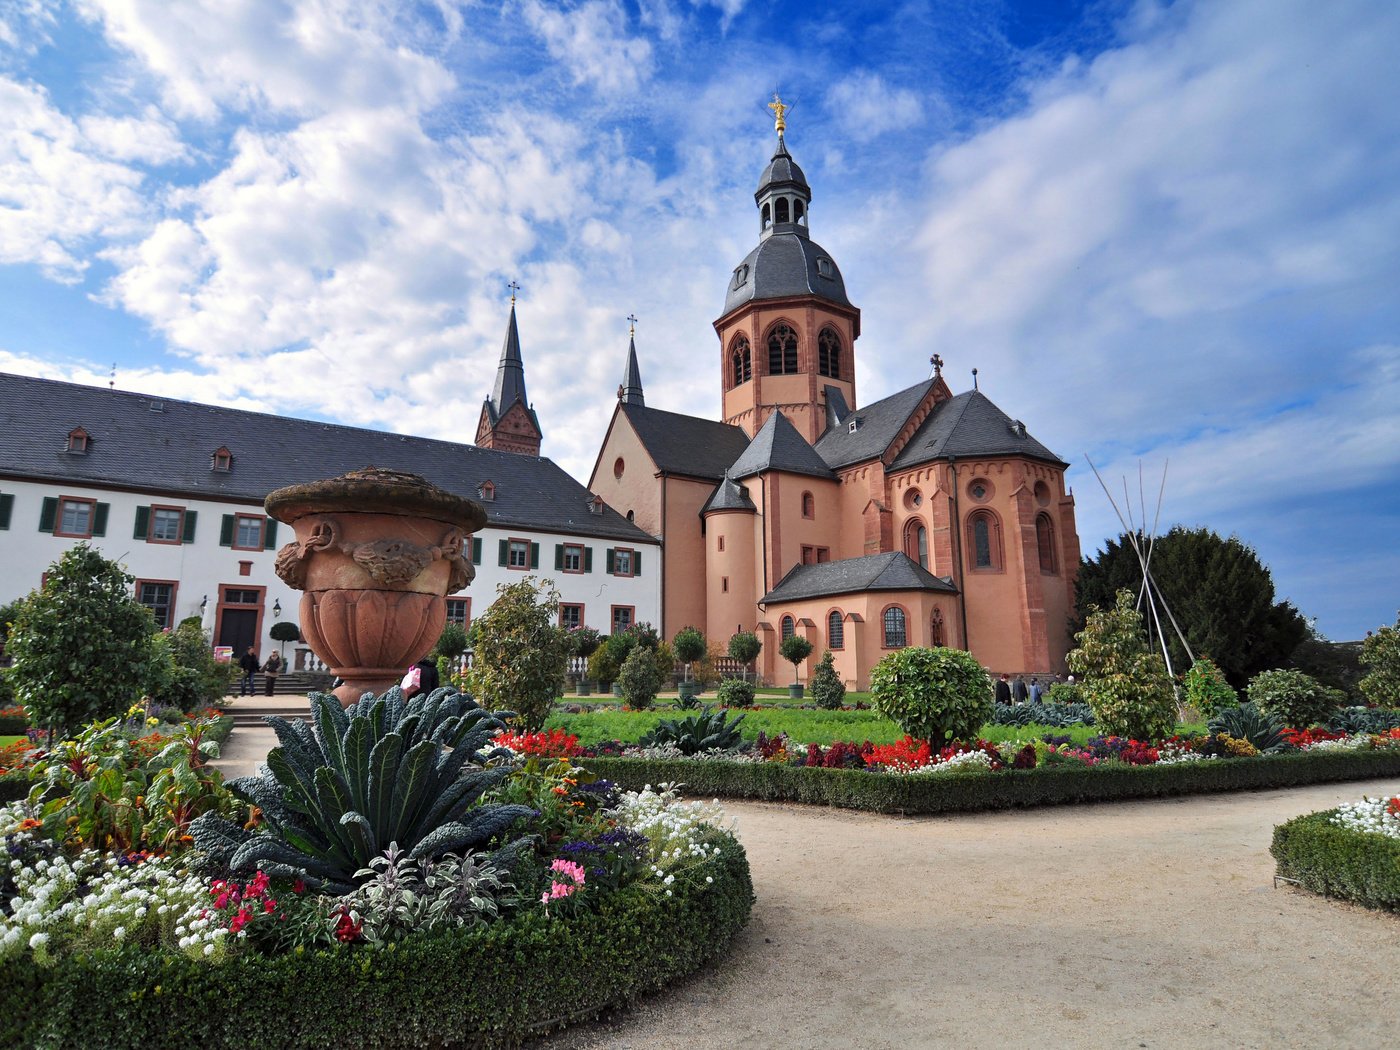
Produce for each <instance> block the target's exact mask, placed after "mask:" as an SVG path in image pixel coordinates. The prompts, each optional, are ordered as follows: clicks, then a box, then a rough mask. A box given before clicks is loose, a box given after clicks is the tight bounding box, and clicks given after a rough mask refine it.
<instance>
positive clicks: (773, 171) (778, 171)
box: [753, 131, 811, 200]
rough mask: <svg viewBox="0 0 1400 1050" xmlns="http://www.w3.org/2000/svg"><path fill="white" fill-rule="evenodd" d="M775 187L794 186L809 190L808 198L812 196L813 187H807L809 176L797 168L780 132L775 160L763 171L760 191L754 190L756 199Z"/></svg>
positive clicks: (775, 150) (774, 152)
mask: <svg viewBox="0 0 1400 1050" xmlns="http://www.w3.org/2000/svg"><path fill="white" fill-rule="evenodd" d="M775 185H792V186H798V187H801V188H802V189H804V190H807V191H808V192H807V196H808V197H810V196H811V187H810V186H808V185H807V176H806V175H804V174H803V173H802V169H801V168H799V167H798V166H797V161H795V160H793V159H792V154H791V153H789V152H788V148H787V142H786V141H784V139H783V133H782V132H781V131H780V132H778V145H777V148H775V149H774V150H773V159H772V160H770V161H769V162H768V167H766V168H764V169H763V174H762V175H761V176H760V177H759V180H758V189H756V190H754V194H753V195H754V199H755V200H757V199H758V198H759V197H762V196H763V194H764V193H765V192H766V191H767V190H768V189H769V188H770V187H773V186H775Z"/></svg>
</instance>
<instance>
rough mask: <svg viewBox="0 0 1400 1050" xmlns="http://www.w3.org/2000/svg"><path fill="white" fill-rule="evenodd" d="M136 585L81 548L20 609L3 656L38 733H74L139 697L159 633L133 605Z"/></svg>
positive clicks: (81, 545) (56, 566)
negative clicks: (39, 729)
mask: <svg viewBox="0 0 1400 1050" xmlns="http://www.w3.org/2000/svg"><path fill="white" fill-rule="evenodd" d="M133 579H134V578H133V577H132V576H129V575H128V574H127V573H125V572H123V571H122V568H121V566H119V565H117V563H116V562H113V561H108V560H107V559H106V558H104V557H102V555H101V554H99V553H98V552H97V551H96V550H94V549H93V548H92V547H89V546H88V545H87V544H86V543H79V544H77V545H75V546H74V547H72V548H71V549H70V550H68V551H67V552H66V553H64V555H63V557H61V558H59V560H58V561H57V562H55V563H54V564H53V565H52V566H50V567H49V572H48V578H47V579H46V580H45V582H44V586H43V589H42V590H39V591H33V592H31V593H30V594H29V596H28V597H27V598H25V599H24V601H23V602H22V603H21V604H20V607H19V611H18V613H17V614H16V616H15V620H14V626H13V628H12V629H11V631H10V635H9V638H8V639H7V640H6V650H7V652H8V654H9V655H10V657H11V658H12V659H13V660H14V665H13V666H12V667H11V668H10V682H11V684H12V685H13V686H14V690H15V697H16V699H18V700H19V702H20V703H21V704H23V705H24V706H25V707H26V708H27V709H28V710H29V718H30V722H31V723H32V724H33V725H35V726H36V727H42V728H45V729H48V730H50V731H51V732H53V731H57V732H60V733H62V732H68V731H72V730H75V729H76V728H77V727H78V726H80V725H82V724H84V723H86V722H94V721H99V720H101V719H105V718H112V717H114V716H116V715H119V714H121V713H122V712H124V711H125V710H126V709H127V708H128V707H130V706H131V705H132V703H133V702H134V701H136V700H137V698H139V697H140V695H141V689H142V686H143V685H144V681H145V676H146V675H147V674H148V672H149V666H150V661H151V648H152V642H151V637H152V633H153V631H154V629H155V628H154V622H153V621H152V619H151V613H150V611H149V610H148V609H147V608H146V607H145V606H143V605H141V604H140V603H139V602H136V601H134V600H133V599H132V597H131V592H130V587H131V584H132V582H133Z"/></svg>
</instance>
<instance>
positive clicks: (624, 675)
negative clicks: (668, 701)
mask: <svg viewBox="0 0 1400 1050" xmlns="http://www.w3.org/2000/svg"><path fill="white" fill-rule="evenodd" d="M617 684H618V685H619V686H621V687H622V698H623V700H625V701H626V702H627V706H628V707H631V708H634V709H635V710H638V711H645V710H646V709H647V708H648V707H650V706H651V705H652V704H653V703H654V702H655V700H656V691H657V689H659V688H660V686H661V675H660V674H658V673H657V670H656V657H655V654H653V653H652V652H651V651H650V650H648V649H646V648H645V647H644V646H641V645H637V646H634V647H633V648H632V651H631V652H630V653H628V654H627V659H626V660H624V661H623V662H622V669H621V670H619V671H618V672H617Z"/></svg>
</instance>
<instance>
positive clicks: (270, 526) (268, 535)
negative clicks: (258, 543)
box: [263, 518, 277, 551]
mask: <svg viewBox="0 0 1400 1050" xmlns="http://www.w3.org/2000/svg"><path fill="white" fill-rule="evenodd" d="M276 544H277V519H276V518H268V519H267V524H266V525H265V526H263V550H265V551H270V550H273V549H274V548H275V546H276Z"/></svg>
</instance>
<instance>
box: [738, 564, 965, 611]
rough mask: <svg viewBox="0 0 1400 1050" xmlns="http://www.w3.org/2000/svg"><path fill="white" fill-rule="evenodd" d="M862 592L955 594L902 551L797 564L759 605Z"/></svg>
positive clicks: (949, 583)
mask: <svg viewBox="0 0 1400 1050" xmlns="http://www.w3.org/2000/svg"><path fill="white" fill-rule="evenodd" d="M863 591H939V592H940V593H943V594H957V593H958V589H957V588H956V587H954V586H953V584H952V582H951V581H949V580H946V579H943V578H941V577H938V576H935V575H933V573H931V572H929V571H928V570H927V569H925V568H923V567H922V566H920V565H919V564H918V563H917V562H914V561H912V560H910V558H909V555H907V554H905V553H904V552H902V551H890V552H887V553H885V554H867V555H866V556H865V557H862V558H843V559H841V560H840V561H826V562H819V563H818V564H816V565H797V566H794V567H793V569H792V570H791V571H790V572H788V574H787V575H786V576H784V577H783V578H782V579H781V580H779V581H778V585H777V586H776V587H774V588H773V589H772V590H771V591H769V592H768V593H767V594H765V595H764V596H763V598H762V604H764V605H768V604H778V603H781V602H793V601H799V600H801V599H804V598H825V597H828V596H831V595H837V594H859V593H861V592H863Z"/></svg>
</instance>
